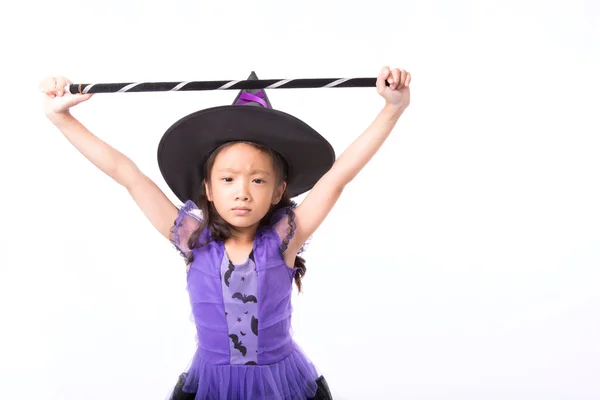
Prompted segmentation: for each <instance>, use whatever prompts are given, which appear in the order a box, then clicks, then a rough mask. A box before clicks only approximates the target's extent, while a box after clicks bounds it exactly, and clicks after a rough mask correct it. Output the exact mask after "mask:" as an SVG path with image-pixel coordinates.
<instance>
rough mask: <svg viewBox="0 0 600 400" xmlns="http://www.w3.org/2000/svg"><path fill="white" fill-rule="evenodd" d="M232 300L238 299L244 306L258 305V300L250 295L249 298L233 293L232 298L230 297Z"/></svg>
mask: <svg viewBox="0 0 600 400" xmlns="http://www.w3.org/2000/svg"><path fill="white" fill-rule="evenodd" d="M231 298H232V299H238V300H241V301H243V302H244V304H246V303H249V302H252V303H258V299H257V298H256V296H254V295H252V294H251V295H250V296H246V295H245V294H241V293H239V292H238V293H234V294H233V296H231Z"/></svg>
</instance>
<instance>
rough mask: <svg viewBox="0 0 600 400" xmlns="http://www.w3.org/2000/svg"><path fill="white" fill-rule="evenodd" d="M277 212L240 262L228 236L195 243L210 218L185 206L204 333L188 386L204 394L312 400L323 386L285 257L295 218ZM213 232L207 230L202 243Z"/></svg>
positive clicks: (184, 230)
mask: <svg viewBox="0 0 600 400" xmlns="http://www.w3.org/2000/svg"><path fill="white" fill-rule="evenodd" d="M276 215H277V220H274V221H273V223H272V224H271V225H269V226H261V227H259V229H258V231H257V233H256V236H255V238H254V247H253V250H252V253H251V254H250V255H249V257H248V259H247V260H246V261H245V262H244V263H242V264H239V265H234V264H233V263H232V262H231V261H230V260H229V259H228V257H227V254H226V252H225V248H224V245H223V243H222V242H221V241H209V242H208V244H206V245H204V246H202V247H197V248H193V249H189V247H188V245H187V240H188V239H189V235H190V234H191V232H193V231H194V230H195V229H196V228H197V227H198V225H199V224H200V222H201V218H202V216H201V215H200V212H199V210H198V209H197V207H196V205H195V204H194V203H193V202H191V201H188V202H186V204H185V205H184V206H183V207H182V208H181V209H180V211H179V215H178V218H177V220H176V221H175V224H174V227H173V236H172V237H173V243H174V244H175V245H176V246H177V248H178V249H179V250H180V251H181V252H182V254H184V256H185V257H186V258H188V260H190V268H189V271H188V274H187V289H188V293H189V297H190V303H191V308H192V314H193V317H194V322H195V325H196V331H197V335H198V348H197V351H196V354H195V357H194V359H193V361H192V364H191V366H190V369H189V371H188V377H187V381H186V383H185V386H184V390H185V391H189V392H196V393H197V394H196V400H199V399H221V398H222V399H239V400H243V399H302V400H304V399H307V398H310V397H312V396H313V395H314V393H315V392H316V383H315V380H316V378H317V377H318V374H317V371H316V369H315V367H314V366H313V365H312V363H311V362H310V360H309V359H308V358H307V357H306V356H305V355H304V354H303V353H302V351H301V350H300V349H299V348H298V346H297V345H296V344H295V342H294V341H293V339H292V334H291V315H292V304H291V295H292V289H293V277H294V273H295V269H293V268H290V267H288V266H287V265H286V264H285V261H284V259H283V255H282V240H283V239H284V236H285V235H286V234H287V233H289V231H288V230H287V220H286V219H287V217H286V216H285V214H284V213H276ZM286 232H287V233H286ZM209 235H210V233H209V232H208V230H207V229H205V230H204V231H203V232H202V234H201V235H200V238H199V241H200V243H205V242H207V240H208V239H209Z"/></svg>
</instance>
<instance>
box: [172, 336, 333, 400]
mask: <svg viewBox="0 0 600 400" xmlns="http://www.w3.org/2000/svg"><path fill="white" fill-rule="evenodd" d="M169 399H170V400H307V399H312V400H331V399H332V396H331V393H330V391H329V387H328V385H327V381H326V380H325V378H324V377H323V376H320V375H318V374H317V371H316V369H315V367H314V366H313V364H312V363H311V361H310V360H309V359H308V358H307V357H306V356H305V355H304V354H303V353H302V351H301V350H300V348H298V346H297V345H295V346H294V350H293V351H292V353H291V354H290V355H289V356H287V357H286V358H284V359H283V360H281V361H279V362H277V363H275V364H269V365H214V364H209V363H206V362H205V361H204V360H203V359H202V358H201V357H199V356H198V354H197V355H196V356H195V357H194V359H193V360H192V363H191V365H190V367H189V368H188V370H187V371H186V372H184V373H182V374H181V375H180V376H179V379H178V381H177V384H176V385H175V388H174V389H173V392H172V394H171V396H170V397H169Z"/></svg>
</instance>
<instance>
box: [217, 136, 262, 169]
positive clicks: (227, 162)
mask: <svg viewBox="0 0 600 400" xmlns="http://www.w3.org/2000/svg"><path fill="white" fill-rule="evenodd" d="M220 168H235V169H247V168H259V169H265V170H269V171H272V170H273V160H271V156H270V155H269V154H267V153H265V152H263V151H261V150H259V149H257V148H256V147H254V146H251V145H248V144H245V143H237V144H234V145H232V146H229V147H226V148H224V149H223V150H222V151H221V152H220V153H219V154H218V155H217V157H216V158H215V164H214V167H213V169H214V170H217V169H220Z"/></svg>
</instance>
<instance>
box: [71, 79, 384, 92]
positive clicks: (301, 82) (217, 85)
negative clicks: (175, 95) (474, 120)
mask: <svg viewBox="0 0 600 400" xmlns="http://www.w3.org/2000/svg"><path fill="white" fill-rule="evenodd" d="M376 81H377V78H331V79H324V78H320V79H255V80H244V81H185V82H136V83H73V84H71V85H67V87H66V89H67V91H68V92H69V93H72V94H75V93H81V94H86V93H127V92H173V91H175V92H176V91H192V90H240V89H308V88H357V87H375V83H376ZM386 84H387V82H386Z"/></svg>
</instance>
